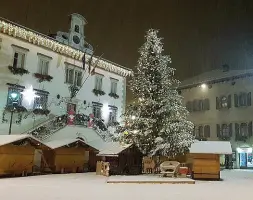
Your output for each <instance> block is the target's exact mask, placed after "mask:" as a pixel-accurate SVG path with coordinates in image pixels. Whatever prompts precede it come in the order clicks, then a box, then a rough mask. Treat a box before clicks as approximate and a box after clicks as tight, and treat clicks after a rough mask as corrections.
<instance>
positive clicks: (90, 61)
mask: <svg viewBox="0 0 253 200" xmlns="http://www.w3.org/2000/svg"><path fill="white" fill-rule="evenodd" d="M93 55H94V54H92V55H91V57H90V60H89V73H91V64H92V59H93Z"/></svg>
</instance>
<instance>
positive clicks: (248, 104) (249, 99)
mask: <svg viewBox="0 0 253 200" xmlns="http://www.w3.org/2000/svg"><path fill="white" fill-rule="evenodd" d="M247 106H251V92H249V93H248V94H247Z"/></svg>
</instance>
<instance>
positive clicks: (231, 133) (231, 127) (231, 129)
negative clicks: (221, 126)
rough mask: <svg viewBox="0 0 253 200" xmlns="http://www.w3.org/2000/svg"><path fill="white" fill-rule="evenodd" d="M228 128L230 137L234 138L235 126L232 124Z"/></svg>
mask: <svg viewBox="0 0 253 200" xmlns="http://www.w3.org/2000/svg"><path fill="white" fill-rule="evenodd" d="M228 128H229V136H230V137H232V135H233V124H232V123H230V124H229V127H228Z"/></svg>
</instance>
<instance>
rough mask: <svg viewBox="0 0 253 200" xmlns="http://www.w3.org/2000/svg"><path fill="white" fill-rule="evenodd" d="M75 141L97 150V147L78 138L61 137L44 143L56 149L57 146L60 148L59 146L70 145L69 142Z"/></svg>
mask: <svg viewBox="0 0 253 200" xmlns="http://www.w3.org/2000/svg"><path fill="white" fill-rule="evenodd" d="M76 142H79V143H81V144H84V145H87V146H88V147H90V148H92V149H93V150H96V151H97V149H95V148H94V147H92V146H90V145H89V144H87V143H86V142H85V141H83V140H80V139H70V138H68V139H63V140H53V141H50V142H47V143H46V145H48V146H49V147H50V148H51V149H57V148H60V147H64V146H68V145H71V144H73V143H76Z"/></svg>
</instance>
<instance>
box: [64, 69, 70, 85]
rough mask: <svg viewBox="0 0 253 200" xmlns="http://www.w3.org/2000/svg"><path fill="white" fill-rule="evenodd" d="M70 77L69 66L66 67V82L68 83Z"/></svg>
mask: <svg viewBox="0 0 253 200" xmlns="http://www.w3.org/2000/svg"><path fill="white" fill-rule="evenodd" d="M68 77H69V70H68V68H67V67H66V68H65V82H66V83H68V80H69V79H68Z"/></svg>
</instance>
